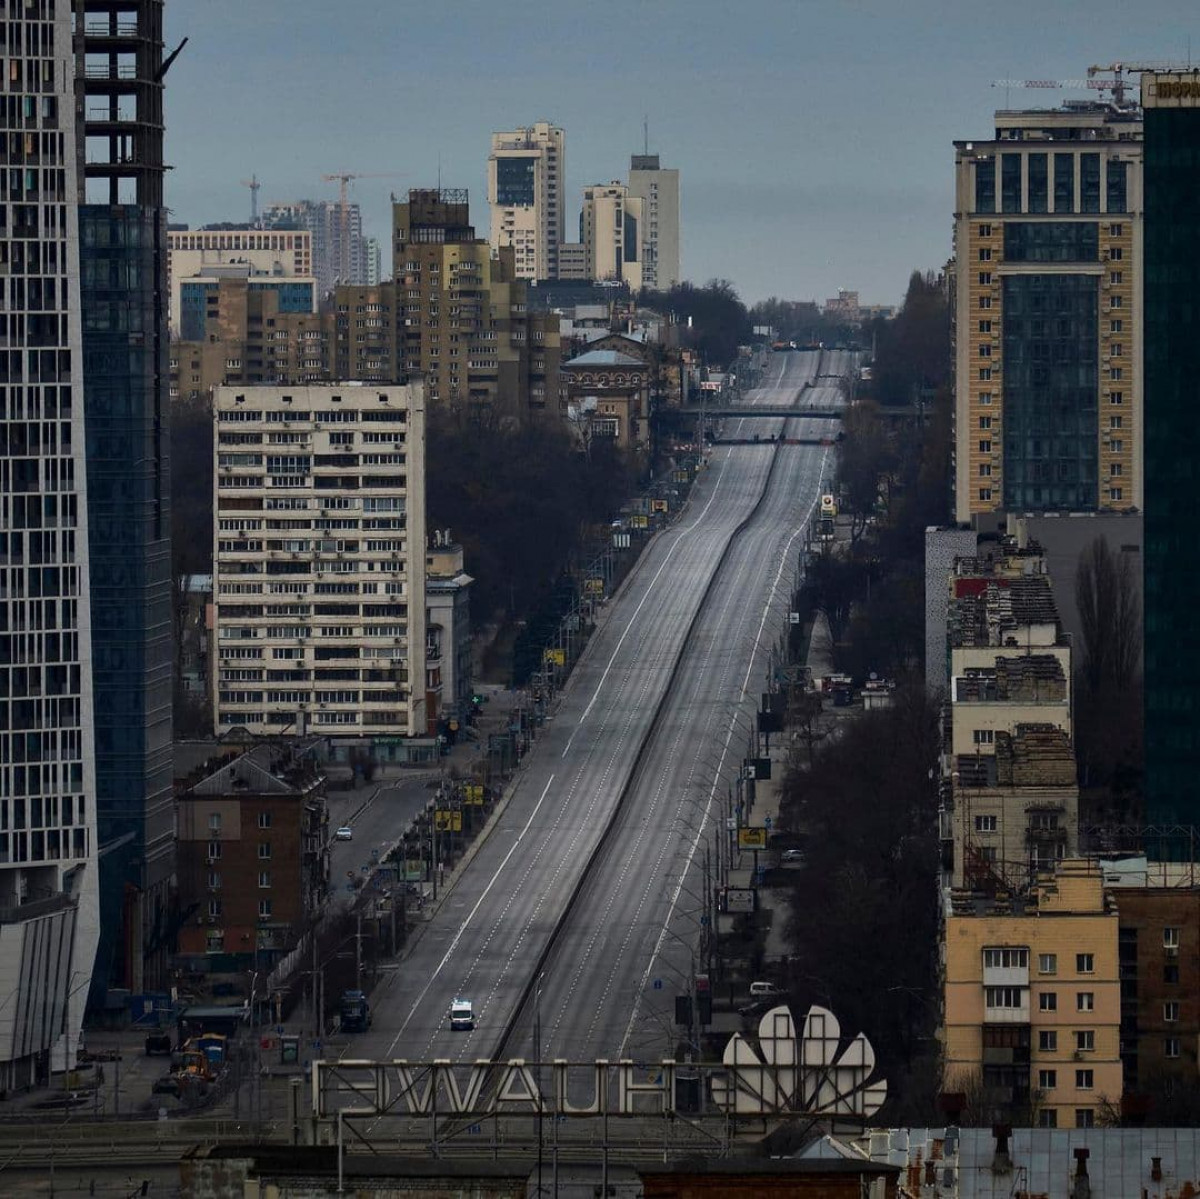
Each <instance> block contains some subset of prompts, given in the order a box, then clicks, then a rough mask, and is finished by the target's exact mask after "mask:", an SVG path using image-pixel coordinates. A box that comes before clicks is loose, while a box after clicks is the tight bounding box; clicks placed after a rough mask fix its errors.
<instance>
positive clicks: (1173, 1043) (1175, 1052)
mask: <svg viewBox="0 0 1200 1199" xmlns="http://www.w3.org/2000/svg"><path fill="white" fill-rule="evenodd" d="M1178 1056H1179V1038H1178V1037H1167V1039H1166V1040H1165V1041H1163V1057H1178Z"/></svg>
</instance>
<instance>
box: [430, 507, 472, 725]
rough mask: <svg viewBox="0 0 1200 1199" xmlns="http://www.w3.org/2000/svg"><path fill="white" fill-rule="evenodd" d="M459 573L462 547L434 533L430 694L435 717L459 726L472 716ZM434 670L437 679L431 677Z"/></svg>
mask: <svg viewBox="0 0 1200 1199" xmlns="http://www.w3.org/2000/svg"><path fill="white" fill-rule="evenodd" d="M474 581H475V580H474V579H472V578H471V576H470V575H469V574H467V572H466V571H465V570H464V569H463V548H462V546H461V545H458V544H456V543H454V542H452V541H450V540H449V537H448V535H447V534H444V533H438V532H437V531H435V532H434V534H433V544H432V545H431V546H430V548H429V550H428V552H427V553H426V557H425V601H426V606H427V608H428V613H429V614H428V619H427V623H426V628H427V630H428V648H427V653H426V659H427V669H428V671H429V675H430V682H429V690H431V691H432V690H433V689H434V686H435V684H436V686H437V690H438V694H439V695H440V697H441V698H440V702H439V706H438V712H439V715H440V716H441V717H442V718H443V719H445V720H453V721H458V722H461V721H463V720H465V719H466V718H467V717H468V716H469V715H470V713H471V710H472V704H471V696H472V693H473V684H472V669H471V584H472V583H473V582H474ZM435 671H436V678H435V677H434V674H435Z"/></svg>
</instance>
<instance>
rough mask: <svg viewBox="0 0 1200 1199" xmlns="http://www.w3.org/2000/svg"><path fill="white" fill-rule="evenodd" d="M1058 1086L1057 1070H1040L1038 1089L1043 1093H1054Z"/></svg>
mask: <svg viewBox="0 0 1200 1199" xmlns="http://www.w3.org/2000/svg"><path fill="white" fill-rule="evenodd" d="M1056 1086H1058V1071H1057V1070H1039V1071H1038V1089H1039V1090H1041V1091H1053V1090H1054V1088H1055V1087H1056Z"/></svg>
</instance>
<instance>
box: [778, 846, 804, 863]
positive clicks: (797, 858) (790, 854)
mask: <svg viewBox="0 0 1200 1199" xmlns="http://www.w3.org/2000/svg"><path fill="white" fill-rule="evenodd" d="M779 860H780V861H781V862H807V861H808V855H807V854H806V853H805V852H804V850H802V849H785V850H784V851H783V853H782V855H781V856H780V859H779Z"/></svg>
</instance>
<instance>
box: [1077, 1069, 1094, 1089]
mask: <svg viewBox="0 0 1200 1199" xmlns="http://www.w3.org/2000/svg"><path fill="white" fill-rule="evenodd" d="M1094 1078H1095V1071H1093V1070H1076V1071H1075V1087H1076V1089H1077V1090H1080V1091H1090V1090H1091V1089H1092V1086H1093V1085H1094V1083H1093V1080H1094Z"/></svg>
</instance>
